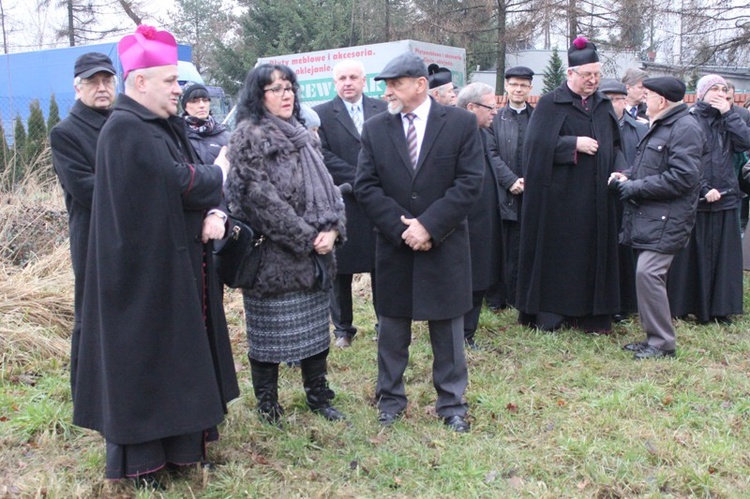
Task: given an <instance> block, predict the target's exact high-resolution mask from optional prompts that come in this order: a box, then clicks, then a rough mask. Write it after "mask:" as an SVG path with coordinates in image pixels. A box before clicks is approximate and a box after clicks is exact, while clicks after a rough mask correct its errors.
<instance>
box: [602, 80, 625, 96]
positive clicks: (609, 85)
mask: <svg viewBox="0 0 750 499" xmlns="http://www.w3.org/2000/svg"><path fill="white" fill-rule="evenodd" d="M599 91H600V92H602V93H605V94H622V95H628V89H627V88H626V87H625V84H624V83H620V82H619V81H617V80H615V79H614V78H602V81H601V83H600V84H599Z"/></svg>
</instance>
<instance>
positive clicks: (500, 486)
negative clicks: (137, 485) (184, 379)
mask: <svg viewBox="0 0 750 499" xmlns="http://www.w3.org/2000/svg"><path fill="white" fill-rule="evenodd" d="M746 284H747V283H746ZM368 300H369V297H368V295H367V293H364V292H360V293H359V294H358V296H357V305H356V307H357V308H356V317H357V324H358V325H359V326H360V334H359V335H358V336H357V339H356V341H355V342H354V344H353V347H352V348H350V349H347V350H338V349H332V351H331V355H330V357H329V364H330V366H329V370H330V373H329V380H330V382H331V385H332V387H333V388H334V390H335V391H336V392H337V398H336V405H337V407H338V408H339V409H340V410H342V411H343V412H344V413H346V414H347V415H348V417H349V424H337V423H329V422H326V421H324V420H323V419H322V418H320V417H318V416H316V415H314V414H312V413H311V412H310V411H309V410H308V409H307V408H306V406H305V402H304V394H303V390H302V383H301V379H300V373H299V370H298V369H292V368H287V367H284V366H282V367H281V376H280V398H281V403H282V405H283V406H284V408H285V409H286V416H285V427H284V428H283V429H277V428H273V427H270V426H268V425H264V424H261V423H260V422H259V421H258V418H257V416H256V414H255V412H254V406H255V400H254V397H253V395H252V386H251V382H250V376H249V368H248V365H247V359H246V357H245V345H244V333H243V329H242V328H243V322H242V317H241V314H240V312H239V310H238V308H239V307H241V301H240V300H239V299H238V298H237V296H236V294H235V293H229V294H228V296H227V302H228V309H229V315H230V316H229V322H230V328H231V330H232V336H233V344H234V348H235V358H236V362H237V364H238V366H239V367H240V370H239V372H238V376H239V380H240V387H241V390H242V396H241V397H240V398H239V399H238V400H236V401H234V402H232V404H231V405H230V412H229V414H228V416H227V418H226V421H225V423H224V424H223V425H222V428H221V433H222V438H221V440H220V441H219V442H217V443H213V444H211V445H210V447H209V457H210V458H211V459H212V460H214V461H215V462H217V463H218V466H217V468H216V470H215V471H213V472H211V473H203V472H200V471H197V470H196V471H195V472H193V473H192V474H189V475H188V476H187V477H186V478H175V479H171V478H168V479H167V483H168V489H167V490H166V491H165V492H163V493H147V492H142V491H141V492H138V494H135V492H133V491H132V489H131V488H130V487H129V486H126V485H123V484H120V485H113V484H111V483H107V482H105V480H104V479H103V468H104V443H103V441H102V439H101V438H100V437H99V436H98V435H97V434H95V433H93V432H89V431H87V430H82V429H80V428H76V427H73V426H72V425H71V423H70V416H71V412H72V408H71V403H70V394H69V388H68V373H67V371H66V370H65V367H64V366H65V362H66V359H60V358H50V357H49V356H47V357H45V356H42V355H30V357H29V358H30V359H31V360H27V361H26V362H9V363H4V365H3V367H2V369H0V386H1V387H2V391H1V392H0V462H1V463H2V466H0V497H2V496H6V495H7V496H10V497H13V496H19V497H21V496H23V497H26V496H42V495H44V496H46V497H97V496H115V497H131V496H137V497H160V496H161V497H174V498H177V497H206V498H227V497H404V498H406V497H549V498H552V497H555V498H556V497H596V498H608V497H634V496H638V497H688V496H696V497H748V496H750V380H749V379H748V373H749V372H750V338H749V337H748V329H750V320H749V319H746V318H744V317H743V318H738V320H737V321H736V322H735V324H733V325H732V326H728V327H727V326H725V327H720V326H718V325H710V326H697V325H695V324H694V323H692V322H683V321H680V322H678V323H677V334H678V355H677V358H676V359H668V360H660V361H643V362H636V361H633V360H632V358H631V354H629V353H627V352H625V351H623V350H621V345H622V344H623V343H626V342H631V341H635V340H641V339H642V334H643V333H642V332H641V330H640V328H639V324H638V321H637V320H634V321H630V322H627V323H624V324H621V325H617V327H616V333H615V334H614V335H612V336H589V335H585V334H583V333H580V332H577V331H572V330H565V331H561V332H558V333H555V334H545V333H541V332H537V331H532V330H529V329H526V328H523V327H520V326H518V325H516V324H515V314H514V313H513V312H512V311H505V312H503V313H502V314H500V315H494V314H492V313H490V312H487V311H483V313H482V316H481V329H480V331H479V332H478V335H477V337H478V340H479V341H480V342H481V343H482V344H483V345H484V346H485V349H484V350H482V351H477V352H473V351H472V352H470V353H469V354H468V360H469V373H470V384H469V388H468V390H467V393H466V397H467V400H468V402H469V404H470V415H471V420H472V424H473V427H472V432H471V433H470V434H468V435H458V434H454V433H452V432H450V431H448V430H447V429H446V428H445V427H444V426H443V425H442V424H441V422H440V421H439V419H438V418H437V416H436V415H435V413H434V409H433V406H434V402H435V393H434V388H433V387H432V381H431V362H432V360H431V353H430V347H429V339H428V334H427V330H426V327H425V324H421V323H420V324H416V325H415V327H414V340H413V344H412V348H411V358H410V362H409V368H408V369H407V372H406V382H407V395H408V397H409V407H408V409H407V414H406V417H405V418H404V419H403V420H401V421H399V422H397V423H396V424H395V425H394V426H393V427H391V428H388V429H382V428H381V427H380V426H379V425H378V424H377V421H376V416H377V411H376V408H375V407H374V405H373V403H374V401H373V397H374V385H375V379H376V376H377V365H376V348H377V343H376V342H375V341H373V338H374V328H373V321H374V316H373V314H372V311H371V307H370V303H369V301H368ZM61 334H62V333H61Z"/></svg>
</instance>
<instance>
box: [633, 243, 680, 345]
mask: <svg viewBox="0 0 750 499" xmlns="http://www.w3.org/2000/svg"><path fill="white" fill-rule="evenodd" d="M672 259H674V255H665V254H664V253H657V252H655V251H647V250H643V251H640V252H639V253H638V264H637V265H636V269H635V289H636V293H637V299H638V314H639V315H640V317H641V324H642V325H643V329H645V330H646V336H647V340H648V344H649V345H651V346H653V347H656V348H658V349H660V350H674V349H675V334H674V327H673V326H672V314H671V313H670V311H669V298H668V297H667V272H669V266H670V265H671V264H672Z"/></svg>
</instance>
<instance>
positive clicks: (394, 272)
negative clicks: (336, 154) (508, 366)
mask: <svg viewBox="0 0 750 499" xmlns="http://www.w3.org/2000/svg"><path fill="white" fill-rule="evenodd" d="M483 161H484V158H483V151H482V139H481V136H480V134H479V127H478V125H477V120H476V117H475V116H474V115H473V114H471V113H469V112H468V111H466V110H463V109H458V108H455V107H448V106H442V105H440V104H438V103H437V102H435V101H434V100H432V101H431V107H430V111H429V115H428V117H427V126H426V128H425V131H424V138H423V139H422V145H421V147H420V152H419V158H418V161H417V167H416V169H415V168H414V167H413V166H412V164H411V160H410V159H409V150H408V148H407V145H406V135H405V134H404V128H403V120H402V118H401V115H400V114H398V115H392V114H389V113H380V114H378V115H376V116H373V117H372V118H370V119H369V120H367V122H365V126H364V128H363V131H362V151H361V152H360V155H359V164H358V165H357V176H356V179H355V181H354V194H355V196H356V197H357V200H358V201H359V202H360V204H362V207H363V208H364V210H365V213H366V214H367V216H368V217H369V218H370V220H372V222H373V224H374V225H375V227H376V229H377V236H376V248H375V255H376V263H375V268H376V272H375V280H376V288H377V290H378V300H377V303H376V311H377V312H378V314H382V315H385V316H388V317H403V318H411V319H414V320H443V319H452V318H455V317H459V316H461V315H463V314H464V313H466V312H467V311H468V310H470V309H471V307H472V302H471V291H472V289H471V287H472V286H471V257H470V251H469V232H468V224H467V221H466V216H467V215H468V214H469V211H470V210H471V208H472V207H473V206H474V204H475V203H476V202H477V199H478V198H479V195H480V190H481V188H482V179H483V177H484V165H483ZM401 216H404V217H406V218H417V219H418V220H419V222H420V223H421V224H422V226H424V228H425V229H426V230H427V232H428V233H429V234H430V236H431V238H432V239H431V240H432V248H431V249H429V250H428V251H414V250H412V249H411V248H410V247H409V246H408V245H407V244H406V243H405V242H404V241H403V239H401V235H402V234H403V232H404V231H405V230H406V225H404V224H403V222H401Z"/></svg>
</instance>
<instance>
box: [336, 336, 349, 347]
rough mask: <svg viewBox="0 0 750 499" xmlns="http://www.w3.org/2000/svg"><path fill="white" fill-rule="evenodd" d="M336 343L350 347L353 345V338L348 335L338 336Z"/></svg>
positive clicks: (339, 345) (338, 345)
mask: <svg viewBox="0 0 750 499" xmlns="http://www.w3.org/2000/svg"><path fill="white" fill-rule="evenodd" d="M335 345H336V346H337V347H338V348H349V347H350V346H352V339H351V338H350V337H348V336H339V337H338V338H336V343H335Z"/></svg>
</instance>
